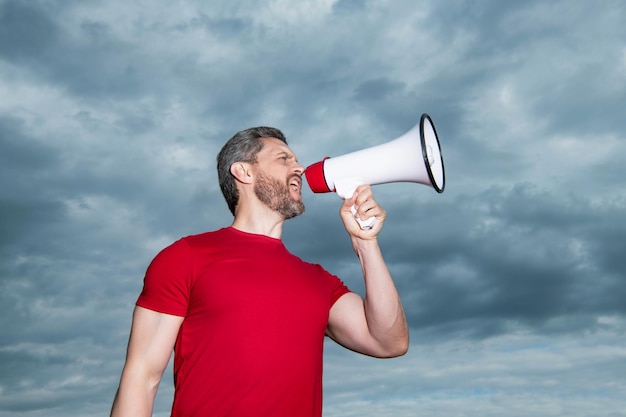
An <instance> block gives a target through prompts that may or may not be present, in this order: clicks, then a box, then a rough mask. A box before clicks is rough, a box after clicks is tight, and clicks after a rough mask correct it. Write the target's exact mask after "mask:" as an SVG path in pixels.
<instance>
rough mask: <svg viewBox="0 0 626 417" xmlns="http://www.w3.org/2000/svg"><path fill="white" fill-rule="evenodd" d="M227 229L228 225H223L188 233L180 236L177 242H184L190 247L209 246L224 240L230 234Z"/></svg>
mask: <svg viewBox="0 0 626 417" xmlns="http://www.w3.org/2000/svg"><path fill="white" fill-rule="evenodd" d="M228 229H229V228H228V227H224V228H222V229H218V230H212V231H208V232H202V233H198V234H194V235H188V236H185V237H182V238H180V239H179V241H178V242H184V243H185V244H187V245H189V246H190V247H203V246H211V245H214V244H218V243H220V242H224V240H225V239H228V238H229V235H230V233H229V230H228Z"/></svg>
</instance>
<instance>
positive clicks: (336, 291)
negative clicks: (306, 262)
mask: <svg viewBox="0 0 626 417" xmlns="http://www.w3.org/2000/svg"><path fill="white" fill-rule="evenodd" d="M316 267H317V269H318V270H319V271H320V272H321V273H323V274H324V275H326V277H327V279H329V280H330V285H331V288H330V306H331V307H332V306H333V304H335V302H336V301H337V300H338V299H340V298H341V297H342V296H343V295H345V294H347V293H349V292H350V289H349V288H348V287H347V286H346V284H344V283H343V281H342V280H341V279H340V278H339V277H337V276H335V275H333V274H331V273H330V272H328V271H326V270H325V269H324V267H322V266H321V265H319V264H318V265H316Z"/></svg>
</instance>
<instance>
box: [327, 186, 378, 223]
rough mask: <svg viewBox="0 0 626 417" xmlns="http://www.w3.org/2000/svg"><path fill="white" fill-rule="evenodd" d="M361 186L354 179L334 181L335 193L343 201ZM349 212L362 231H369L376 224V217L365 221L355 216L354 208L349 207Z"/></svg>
mask: <svg viewBox="0 0 626 417" xmlns="http://www.w3.org/2000/svg"><path fill="white" fill-rule="evenodd" d="M361 184H363V183H362V182H359V181H357V180H354V179H348V180H337V181H335V192H336V193H337V195H338V196H339V197H341V198H342V199H343V200H346V199H348V198H350V197H352V196H353V195H354V192H355V191H356V188H357V187H358V186H359V185H361ZM350 211H352V215H353V216H354V219H355V220H356V221H357V223H359V226H360V227H361V229H362V230H369V229H371V228H372V227H374V224H375V223H376V217H370V218H369V219H367V220H362V219H360V218H359V217H358V216H357V214H356V207H354V206H352V207H350Z"/></svg>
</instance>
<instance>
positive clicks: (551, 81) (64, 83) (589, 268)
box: [0, 0, 626, 417]
mask: <svg viewBox="0 0 626 417" xmlns="http://www.w3.org/2000/svg"><path fill="white" fill-rule="evenodd" d="M624 21H626V3H624V2H621V1H617V0H615V1H610V0H601V1H597V2H588V1H575V0H568V1H559V0H554V1H531V0H529V1H515V2H513V1H511V2H504V1H496V0H482V1H464V0H450V1H436V0H430V1H415V0H394V1H391V0H380V1H374V0H337V1H335V0H319V1H311V0H298V1H288V0H261V1H259V0H254V1H252V0H244V1H216V0H212V1H191V0H189V1H182V0H181V1H165V0H149V1H148V0H125V1H123V2H122V1H113V0H99V1H93V0H80V1H79V0H64V1H60V0H31V1H16V0H0V312H1V313H0V328H1V331H0V417H8V416H18V417H40V416H46V417H60V416H63V417H65V416H68V415H71V416H84V417H92V416H102V415H108V412H109V410H110V406H111V402H112V400H113V396H114V394H115V390H116V388H117V384H118V382H119V376H120V372H121V369H122V366H123V363H124V356H125V351H126V344H127V340H128V333H129V329H130V320H131V314H132V311H133V307H134V303H135V301H136V298H137V296H138V294H139V292H140V291H141V287H142V280H143V274H144V272H145V269H146V267H147V265H148V264H149V262H150V261H151V259H152V258H153V257H154V256H155V255H156V253H158V251H159V250H161V249H162V248H164V247H165V246H167V245H169V244H170V243H171V242H173V241H175V240H177V239H178V238H180V237H181V236H186V235H190V234H196V233H201V232H204V231H208V230H215V229H218V228H221V227H225V226H228V225H229V224H230V222H231V221H232V217H231V215H230V213H229V212H228V209H227V207H226V204H225V202H224V200H223V198H222V196H221V194H220V192H219V187H218V184H217V175H216V172H215V171H216V169H215V168H216V166H215V157H216V154H217V152H218V151H219V149H220V148H221V146H222V145H223V144H224V142H225V141H226V140H227V139H228V138H230V137H231V136H232V135H233V134H234V133H235V132H237V131H239V130H241V129H245V128H247V127H251V126H258V125H268V126H274V127H277V128H279V129H281V130H282V131H283V132H284V133H285V135H286V136H287V138H288V140H289V145H290V147H291V149H292V150H293V151H294V152H295V153H296V155H297V156H298V159H299V160H300V162H301V163H302V164H303V165H305V166H306V165H308V164H311V163H313V162H316V161H319V160H320V159H322V158H323V157H326V156H331V157H332V156H340V155H343V154H346V153H350V152H353V151H356V150H360V149H364V148H368V147H371V146H375V145H379V144H383V143H387V142H389V141H391V140H393V139H395V138H397V137H399V136H400V135H402V134H403V133H405V132H406V131H408V130H409V129H411V128H412V127H413V126H414V125H415V124H416V123H418V121H419V119H420V116H421V114H423V113H427V114H429V115H430V116H431V118H432V120H433V121H434V124H435V126H436V129H437V132H438V135H439V139H440V142H441V149H442V154H443V158H444V161H445V170H446V171H445V172H446V187H445V191H444V192H443V193H441V194H439V193H437V192H435V190H433V189H432V188H430V187H428V186H425V185H422V184H413V183H394V184H382V185H376V186H374V187H373V189H374V193H375V195H376V198H377V200H378V202H379V203H380V204H381V205H382V206H383V207H384V208H385V209H386V210H387V219H386V221H385V224H384V228H383V231H382V233H381V235H380V236H379V241H380V245H381V248H382V251H383V254H384V256H385V259H386V260H387V263H388V266H389V269H390V271H391V272H392V275H393V276H394V279H395V282H396V285H397V287H398V289H399V291H400V294H401V297H402V300H403V302H404V305H405V309H406V312H407V317H408V320H409V325H410V331H411V346H410V349H409V352H408V353H407V354H406V355H405V356H403V357H401V358H396V359H385V360H380V359H373V358H369V357H365V356H362V355H359V354H356V353H354V352H350V351H347V350H345V349H343V348H341V347H339V346H337V345H336V344H334V342H332V341H327V343H326V346H325V368H324V416H325V417H339V416H342V417H350V416H364V417H369V416H372V417H373V416H395V417H404V416H425V417H438V416H446V417H457V416H459V417H461V416H483V417H492V416H494V417H495V416H498V417H522V416H524V417H526V416H529V415H532V416H538V417H552V416H562V415H568V416H570V417H582V416H594V417H618V416H621V417H623V416H626V376H625V375H626V344H625V343H624V341H625V337H626V302H625V301H624V300H626V272H625V271H626V221H625V214H624V212H625V209H626V187H625V186H624V185H625V181H624V178H625V176H626V168H625V167H626V165H624V161H625V160H626V141H625V139H626V137H625V132H626V117H625V114H626V113H625V110H626V25H624V24H623V23H624ZM393 159H394V156H393V155H391V156H386V157H385V158H384V159H383V160H381V161H380V163H381V164H393V163H394V161H393ZM303 197H304V200H305V203H306V205H307V210H306V213H305V214H304V215H303V216H301V217H298V218H296V219H293V220H289V221H288V222H287V223H286V224H285V227H284V231H283V240H284V242H285V245H286V246H287V247H288V248H289V249H290V250H291V251H292V252H293V253H294V254H296V255H297V256H299V257H301V258H303V259H304V260H307V261H309V262H315V263H321V264H322V265H324V267H325V268H326V269H327V270H329V271H330V272H332V273H334V274H337V275H339V276H340V277H341V278H342V279H343V280H344V281H345V282H346V283H347V284H348V285H349V286H350V288H352V289H353V290H354V291H356V292H359V293H361V294H363V291H364V286H363V283H362V277H361V274H360V267H359V264H358V261H357V259H356V257H355V256H354V253H353V252H352V249H351V245H350V242H349V238H348V237H347V236H346V234H345V231H344V230H343V226H342V224H341V221H340V219H339V216H338V211H339V206H340V204H341V200H340V199H339V198H338V197H337V196H336V195H334V194H331V193H328V194H313V193H312V192H311V191H309V190H308V189H305V190H304V192H303ZM170 366H171V365H170ZM172 392H173V388H172V377H171V368H170V369H168V371H166V374H165V376H164V379H163V381H162V383H161V387H160V389H159V393H158V394H157V398H156V402H155V410H154V415H155V416H158V417H162V416H168V415H169V408H170V405H171V398H172Z"/></svg>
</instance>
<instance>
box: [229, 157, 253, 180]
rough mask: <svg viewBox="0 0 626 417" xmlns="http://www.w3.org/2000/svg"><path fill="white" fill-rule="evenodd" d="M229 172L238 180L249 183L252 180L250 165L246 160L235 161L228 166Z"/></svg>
mask: <svg viewBox="0 0 626 417" xmlns="http://www.w3.org/2000/svg"><path fill="white" fill-rule="evenodd" d="M230 173H231V174H233V177H235V179H236V180H237V181H239V182H242V183H244V184H250V183H251V182H252V178H253V176H254V175H253V173H252V167H251V166H250V164H249V163H247V162H235V163H234V164H232V165H231V166H230Z"/></svg>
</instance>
